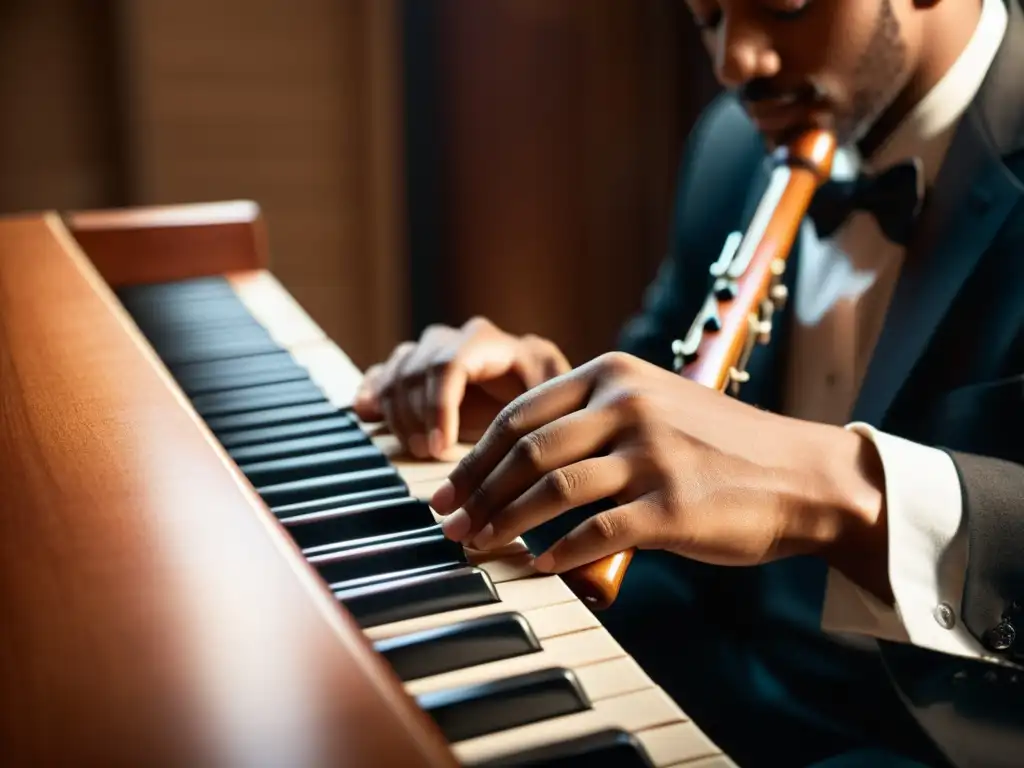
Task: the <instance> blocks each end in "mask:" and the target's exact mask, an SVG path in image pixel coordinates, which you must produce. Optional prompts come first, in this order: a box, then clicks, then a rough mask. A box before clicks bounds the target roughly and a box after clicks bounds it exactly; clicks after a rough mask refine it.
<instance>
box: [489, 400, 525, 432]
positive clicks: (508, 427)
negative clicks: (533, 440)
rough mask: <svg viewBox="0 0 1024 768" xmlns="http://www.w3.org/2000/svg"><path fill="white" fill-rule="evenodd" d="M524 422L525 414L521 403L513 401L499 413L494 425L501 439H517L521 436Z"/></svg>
mask: <svg viewBox="0 0 1024 768" xmlns="http://www.w3.org/2000/svg"><path fill="white" fill-rule="evenodd" d="M525 421H526V414H525V411H524V408H523V403H522V402H520V401H519V400H513V401H512V402H511V403H509V404H508V405H506V406H505V407H504V408H502V409H501V413H499V414H498V418H497V419H495V422H494V424H495V428H496V429H497V432H498V435H500V436H501V437H503V438H507V437H518V436H519V435H521V434H523V431H524V430H523V425H524V424H525Z"/></svg>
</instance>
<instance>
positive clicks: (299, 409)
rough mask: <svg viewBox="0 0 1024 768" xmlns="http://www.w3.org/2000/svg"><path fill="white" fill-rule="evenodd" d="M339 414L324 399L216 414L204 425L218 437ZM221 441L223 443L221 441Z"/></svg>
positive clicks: (335, 407)
mask: <svg viewBox="0 0 1024 768" xmlns="http://www.w3.org/2000/svg"><path fill="white" fill-rule="evenodd" d="M340 414H341V411H340V410H339V409H338V406H336V405H334V404H333V403H330V402H328V401H327V400H326V399H325V400H323V401H322V402H319V403H310V404H308V405H292V406H288V407H285V408H268V409H267V410H265V411H250V412H249V413H235V414H232V415H230V416H217V417H214V418H212V419H206V425H207V426H208V427H209V428H210V429H211V430H212V431H213V432H214V433H215V434H217V435H218V437H219V436H220V435H221V434H225V433H228V432H237V431H240V430H243V429H258V428H261V427H277V426H281V425H283V424H298V423H301V422H305V421H313V420H315V419H322V418H325V417H328V416H338V415H340ZM221 442H222V444H223V441H221ZM225 447H227V446H225Z"/></svg>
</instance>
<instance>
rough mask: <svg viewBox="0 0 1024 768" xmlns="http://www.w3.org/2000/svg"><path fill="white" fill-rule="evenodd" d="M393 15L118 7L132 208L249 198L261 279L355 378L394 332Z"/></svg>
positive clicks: (162, 4) (159, 0) (371, 1)
mask: <svg viewBox="0 0 1024 768" xmlns="http://www.w3.org/2000/svg"><path fill="white" fill-rule="evenodd" d="M394 7H395V6H394V3H393V2H392V0H346V1H345V2H335V1H334V0H294V1H293V2H288V3H282V2H278V1H277V0H218V1H217V2H211V0H146V2H144V3H139V2H131V0H125V2H123V3H122V4H121V8H122V34H123V40H124V42H125V50H124V66H125V71H126V73H127V74H128V75H129V79H128V81H127V91H126V94H125V100H126V108H127V125H128V135H129V136H130V168H131V185H130V188H131V194H132V199H133V201H136V202H140V203H144V204H165V203H175V202H197V201H205V200H216V199H229V198H238V197H244V198H252V199H254V200H256V201H257V202H258V203H259V204H260V205H261V207H262V208H263V211H264V215H265V217H266V220H267V226H268V228H269V232H270V242H271V254H272V256H271V268H272V269H273V271H274V272H275V274H276V275H277V276H278V277H279V278H280V279H281V281H282V282H283V283H284V284H285V286H286V287H287V288H288V289H289V290H290V291H291V292H292V293H293V295H294V296H295V297H296V298H297V299H298V300H299V302H300V303H301V304H302V305H303V306H304V307H305V308H306V309H307V310H308V311H309V312H310V314H311V315H312V316H313V317H314V319H316V320H317V321H318V322H319V323H320V324H321V325H322V326H323V327H324V329H325V331H327V333H328V334H329V335H331V336H332V337H333V338H335V339H336V340H337V341H338V342H339V344H341V346H342V347H343V348H344V349H345V350H346V351H348V352H349V353H350V354H351V355H352V357H353V358H354V359H355V360H356V362H357V363H358V364H361V365H365V364H367V363H368V362H369V361H371V360H372V359H374V358H376V357H378V356H379V355H381V354H384V353H385V352H386V351H387V350H388V349H390V347H391V346H393V344H394V343H396V342H397V340H398V338H399V337H400V336H403V335H404V334H405V330H404V318H403V314H402V311H401V309H402V306H403V305H404V301H403V300H402V297H403V288H402V285H401V283H402V270H401V262H400V260H401V257H402V253H401V245H400V238H401V212H400V208H399V203H400V200H401V195H400V166H399V161H398V159H397V158H398V147H397V138H396V137H397V135H398V125H397V121H398V116H397V113H396V109H397V106H396V105H397V104H398V93H397V88H398V84H397V82H396V81H395V80H394V78H395V72H397V69H398V68H397V66H396V65H395V64H394V63H393V61H394V58H395V57H396V56H397V55H398V40H397V35H398V22H397V19H396V18H395V16H394V13H395V11H394ZM392 126H393V127H392Z"/></svg>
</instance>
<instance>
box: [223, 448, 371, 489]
mask: <svg viewBox="0 0 1024 768" xmlns="http://www.w3.org/2000/svg"><path fill="white" fill-rule="evenodd" d="M390 466H391V462H390V461H388V457H387V456H386V455H384V453H383V452H381V450H380V448H378V447H377V446H375V445H373V444H372V443H371V444H369V445H360V446H356V447H355V448H343V449H342V450H340V451H325V452H323V453H315V454H312V455H311V456H292V457H290V458H287V459H272V460H270V461H257V462H252V463H248V464H242V465H240V466H239V469H241V470H242V474H244V475H245V476H246V477H247V478H249V482H251V483H252V484H253V485H255V486H266V485H277V484H279V483H289V482H292V481H295V480H304V479H306V478H311V477H324V476H325V475H344V474H348V473H350V472H359V471H361V470H364V469H373V468H375V467H390Z"/></svg>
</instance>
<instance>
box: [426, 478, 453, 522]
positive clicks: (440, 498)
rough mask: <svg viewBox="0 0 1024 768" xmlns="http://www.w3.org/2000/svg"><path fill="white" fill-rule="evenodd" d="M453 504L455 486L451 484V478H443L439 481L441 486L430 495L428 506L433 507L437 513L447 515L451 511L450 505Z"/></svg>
mask: <svg viewBox="0 0 1024 768" xmlns="http://www.w3.org/2000/svg"><path fill="white" fill-rule="evenodd" d="M454 504H455V486H454V485H452V481H451V480H445V481H444V482H443V483H441V486H440V487H439V488H438V489H437V490H436V491H434V495H433V496H431V497H430V506H432V507H433V508H434V511H435V512H437V514H439V515H447V514H448V513H449V512H451V511H452V506H453V505H454Z"/></svg>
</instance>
